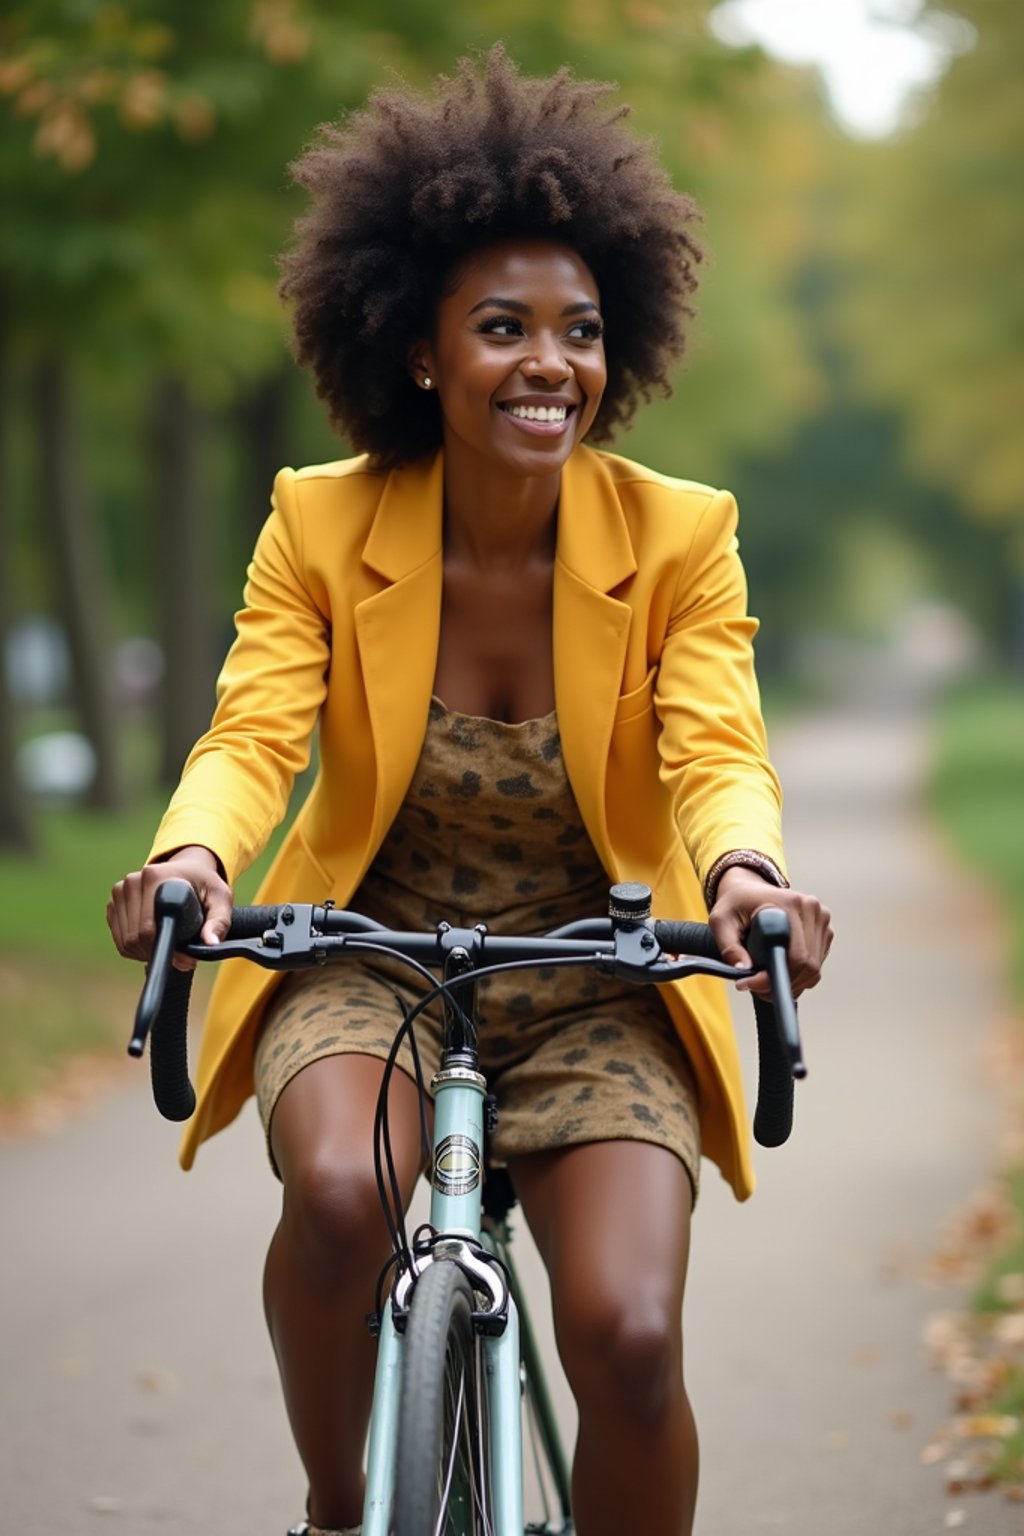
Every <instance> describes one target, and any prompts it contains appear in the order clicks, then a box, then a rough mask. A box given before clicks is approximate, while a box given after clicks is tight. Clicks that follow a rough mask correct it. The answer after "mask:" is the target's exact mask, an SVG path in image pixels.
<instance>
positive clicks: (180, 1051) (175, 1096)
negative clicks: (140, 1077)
mask: <svg viewBox="0 0 1024 1536" xmlns="http://www.w3.org/2000/svg"><path fill="white" fill-rule="evenodd" d="M191 991H192V972H191V971H174V970H172V971H171V974H170V975H169V976H168V978H167V986H166V989H165V991H164V1000H163V1005H162V1007H161V1009H160V1012H159V1014H158V1015H157V1018H156V1022H155V1023H154V1025H153V1034H152V1038H151V1040H150V1045H149V1073H150V1079H151V1081H152V1084H153V1099H154V1102H155V1104H156V1107H157V1109H158V1110H159V1111H160V1113H161V1114H162V1115H163V1117H164V1119H165V1120H187V1119H188V1118H189V1117H190V1115H191V1114H192V1111H193V1110H194V1109H195V1107H196V1096H195V1092H194V1090H193V1088H192V1084H191V1082H190V1081H189V1076H188V1000H189V995H190V993H191Z"/></svg>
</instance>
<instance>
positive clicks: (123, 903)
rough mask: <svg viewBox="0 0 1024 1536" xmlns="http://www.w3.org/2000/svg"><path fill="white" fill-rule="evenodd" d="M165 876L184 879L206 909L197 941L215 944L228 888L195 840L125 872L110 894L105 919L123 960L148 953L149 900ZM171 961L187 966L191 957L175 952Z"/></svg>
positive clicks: (226, 920)
mask: <svg viewBox="0 0 1024 1536" xmlns="http://www.w3.org/2000/svg"><path fill="white" fill-rule="evenodd" d="M165 880H187V881H188V883H189V885H190V886H191V887H192V889H193V890H194V891H195V893H196V895H197V896H198V898H199V904H200V906H201V907H202V909H203V911H204V913H205V914H206V919H205V921H204V923H203V926H202V929H201V931H200V933H199V939H198V942H199V943H200V944H219V943H220V941H221V939H222V938H224V937H225V935H226V934H227V932H228V929H229V928H230V926H231V908H232V894H231V887H230V886H229V885H228V883H227V881H226V880H225V879H224V878H223V876H222V875H221V872H220V864H219V862H218V860H217V857H216V855H215V854H214V853H212V852H211V850H210V849H209V848H203V847H200V846H198V845H195V846H192V847H189V848H178V849H176V851H175V852H174V853H172V854H170V855H169V856H168V857H167V858H165V859H161V860H160V861H159V862H158V863H156V864H146V865H145V866H144V867H143V868H142V869H139V870H136V871H135V872H134V874H131V875H125V877H124V879H123V880H119V881H118V882H117V884H116V885H115V886H114V889H113V890H112V891H111V893H110V900H109V901H108V903H107V923H108V925H109V927H110V932H111V933H112V935H113V938H114V943H115V944H116V945H117V948H118V950H119V952H120V953H121V954H122V955H124V956H125V958H126V959H128V960H148V959H149V957H150V955H151V954H152V952H153V942H154V940H155V938H156V920H155V918H154V916H153V902H154V900H155V897H156V892H157V887H158V886H161V885H163V883H164V881H165ZM174 964H175V966H176V967H177V969H178V970H179V971H191V970H193V969H194V968H195V965H196V962H195V961H194V960H192V959H191V958H190V957H189V956H188V955H175V957H174Z"/></svg>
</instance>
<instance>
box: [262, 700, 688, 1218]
mask: <svg viewBox="0 0 1024 1536" xmlns="http://www.w3.org/2000/svg"><path fill="white" fill-rule="evenodd" d="M349 905H350V906H351V907H352V908H353V909H354V910H355V911H358V912H364V913H366V915H367V916H369V917H372V918H373V919H375V920H376V921H377V922H381V923H385V924H387V925H388V926H390V927H394V928H400V929H414V928H422V927H433V926H434V925H435V924H436V923H438V922H439V921H441V920H442V919H447V920H448V921H449V922H452V923H455V924H457V925H458V926H462V927H471V926H472V925H473V924H474V923H477V922H486V924H487V926H488V928H489V929H490V930H491V931H492V932H494V933H522V934H527V933H540V932H543V931H544V930H546V929H549V928H553V927H556V926H558V925H560V924H562V923H566V922H571V921H573V920H574V919H577V918H581V917H594V916H600V915H601V914H602V913H603V912H606V911H607V905H608V877H607V875H606V874H605V871H604V869H603V868H602V866H601V864H600V862H599V861H598V858H597V855H596V853H595V852H594V849H593V847H592V845H591V843H590V840H589V837H588V835H587V832H586V829H585V827H584V825H583V822H582V820H581V817H580V814H579V810H578V809H577V806H576V802H575V799H574V797H573V793H572V789H571V787H570V785H569V781H568V777H567V775H566V771H565V765H564V762H563V758H562V751H561V741H560V738H559V734H558V724H557V720H556V717H555V715H554V713H552V714H550V715H548V716H546V717H545V718H543V719H538V720H526V721H523V722H522V723H520V724H515V725H509V724H506V723H504V722H502V721H497V720H489V719H483V718H480V717H478V716H472V715H461V714H457V713H455V712H454V711H452V710H449V709H446V708H445V706H444V705H443V704H442V703H441V702H440V701H439V700H437V699H434V700H433V701H432V703H431V707H430V716H429V723H428V728H427V732H426V737H425V739H424V743H423V749H422V752H421V755H420V760H419V763H418V766H417V769H416V772H415V774H414V776H413V780H412V783H411V785H410V787H409V791H408V794H407V795H406V798H405V801H404V803H403V805H402V807H401V809H400V811H399V813H398V816H397V817H396V819H395V821H394V823H393V824H392V826H391V829H390V831H389V832H388V834H387V836H386V838H385V840H384V842H383V844H382V845H381V848H380V850H379V852H378V854H377V856H376V858H375V859H374V862H373V864H372V866H371V867H370V869H369V870H368V871H367V874H366V876H365V878H364V880H363V882H362V884H361V886H360V887H359V890H358V891H357V892H356V894H355V895H354V896H353V898H352V900H351V901H350V903H349ZM396 994H397V995H398V996H400V997H402V998H404V999H405V1000H406V1001H407V1002H408V1003H410V1004H411V1003H413V1002H415V1001H416V1000H417V999H418V996H419V990H418V984H417V982H416V979H415V977H414V976H413V975H412V973H411V972H410V971H408V970H406V969H405V968H404V967H402V966H401V965H400V964H399V963H398V962H394V961H389V960H386V959H382V960H379V961H378V960H377V959H376V958H373V959H366V960H359V961H352V962H346V963H344V964H341V965H336V966H331V967H325V968H323V969H316V970H313V971H302V972H299V973H296V974H294V975H292V976H290V977H289V978H287V980H286V981H285V982H284V983H283V984H282V985H281V986H280V987H279V988H278V989H277V991H276V992H275V993H274V995H273V997H272V999H271V1002H270V1004H269V1005H268V1008H267V1011H266V1014H265V1016H264V1020H263V1023H262V1026H261V1029H260V1033H259V1036H258V1039H257V1045H256V1053H255V1064H254V1065H255V1083H256V1095H257V1100H258V1103H259V1109H260V1114H261V1117H262V1120H263V1124H264V1127H265V1129H266V1130H267V1132H268V1145H269V1126H270V1118H271V1115H272V1114H273V1111H274V1105H275V1104H276V1102H277V1099H278V1097H279V1096H280V1094H281V1092H282V1091H283V1090H284V1088H285V1087H286V1085H287V1084H288V1083H289V1082H290V1081H291V1079H292V1078H293V1077H294V1076H295V1075H296V1073H298V1072H301V1071H302V1070H303V1069H304V1068H305V1067H308V1066H309V1065H310V1063H312V1062H314V1061H317V1060H319V1059H320V1058H321V1057H324V1056H333V1055H339V1054H344V1053H346V1052H356V1053H360V1054H364V1055H368V1056H376V1057H380V1058H384V1057H386V1056H387V1055H388V1052H389V1051H390V1049H391V1044H392V1040H393V1038H394V1035H395V1031H396V1029H397V1026H398V1024H399V1022H400V1018H401V1014H400V1010H399V1007H398V1005H397V1002H396ZM477 1005H478V1012H479V1015H480V1019H481V1029H480V1057H481V1064H482V1069H483V1071H484V1072H485V1074H486V1076H487V1080H488V1086H489V1089H490V1091H491V1092H493V1093H494V1094H495V1095H496V1098H497V1102H498V1126H497V1130H496V1132H495V1133H494V1135H493V1137H492V1139H491V1143H490V1157H491V1159H492V1160H493V1161H494V1162H495V1163H498V1164H501V1163H506V1162H508V1161H509V1160H511V1159H514V1158H515V1157H517V1156H520V1155H522V1154H524V1153H528V1152H539V1151H549V1150H552V1149H554V1148H558V1147H567V1146H572V1145H574V1144H576V1143H580V1142H591V1141H615V1140H634V1141H647V1142H655V1143H657V1144H658V1145H661V1146H664V1147H667V1148H669V1149H670V1150H671V1151H673V1152H674V1153H675V1154H676V1155H677V1156H678V1157H679V1158H680V1159H681V1160H682V1162H683V1163H684V1165H685V1166H686V1168H687V1170H688V1172H689V1174H690V1178H691V1180H692V1181H693V1187H694V1193H695V1194H696V1190H697V1187H698V1174H699V1163H700V1131H699V1123H698V1107H697V1090H696V1086H695V1082H694V1077H693V1073H692V1071H691V1068H690V1064H689V1061H688V1059H687V1056H686V1052H685V1050H684V1048H683V1045H682V1043H681V1042H680V1040H679V1037H678V1035H677V1034H676V1031H675V1029H674V1027H673V1025H672V1023H671V1020H670V1019H669V1016H668V1013H667V1011H666V1009H665V1006H664V1004H663V1003H662V1001H661V998H660V996H659V994H658V992H657V990H656V989H655V988H653V987H638V986H634V985H631V984H630V983H628V982H622V981H619V980H617V979H615V978H613V977H605V976H602V975H600V974H599V973H598V972H596V971H590V970H585V969H571V968H566V969H557V968H550V967H549V968H546V969H541V970H537V971H519V972H513V973H511V974H508V975H504V976H495V977H486V978H484V979H482V980H481V982H480V983H479V986H478V990H477ZM440 1035H441V1027H440V1009H437V1010H435V1011H434V1012H432V1013H428V1014H425V1015H421V1016H420V1019H419V1021H418V1022H417V1025H416V1041H417V1045H418V1048H419V1053H420V1058H421V1061H422V1065H423V1071H424V1076H425V1080H426V1082H427V1083H428V1084H429V1082H430V1079H431V1077H432V1075H433V1073H434V1071H435V1070H436V1067H437V1062H438V1058H439V1053H440ZM398 1060H399V1065H400V1066H402V1067H404V1069H405V1070H406V1071H407V1072H409V1073H410V1075H412V1074H413V1065H412V1057H411V1054H410V1051H409V1047H408V1045H404V1046H403V1048H402V1053H401V1055H400V1056H399V1058H398ZM271 1161H273V1159H271Z"/></svg>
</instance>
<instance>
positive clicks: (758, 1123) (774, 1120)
mask: <svg viewBox="0 0 1024 1536" xmlns="http://www.w3.org/2000/svg"><path fill="white" fill-rule="evenodd" d="M754 1019H755V1021H756V1023H757V1108H756V1109H755V1111H754V1140H755V1141H756V1142H757V1143H758V1145H759V1146H762V1147H781V1146H782V1143H783V1142H784V1141H788V1140H789V1133H790V1131H791V1130H792V1129H793V1072H792V1068H791V1067H790V1065H789V1061H788V1059H787V1057H786V1052H785V1050H784V1049H783V1045H782V1041H781V1039H780V1037H779V1025H778V1020H777V1019H776V1017H775V1009H774V1008H773V1007H772V1005H771V1003H770V1002H768V1000H767V998H763V997H755V998H754Z"/></svg>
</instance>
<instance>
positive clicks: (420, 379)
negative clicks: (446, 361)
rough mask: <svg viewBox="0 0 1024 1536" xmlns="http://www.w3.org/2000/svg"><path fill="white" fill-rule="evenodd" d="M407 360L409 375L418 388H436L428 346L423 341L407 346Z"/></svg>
mask: <svg viewBox="0 0 1024 1536" xmlns="http://www.w3.org/2000/svg"><path fill="white" fill-rule="evenodd" d="M407 362H408V368H409V377H410V378H411V379H412V381H413V383H414V384H416V385H418V386H419V388H420V389H428V390H429V389H436V388H437V380H436V378H435V377H434V367H433V362H432V360H431V352H430V347H429V346H428V344H427V343H426V342H425V341H418V342H416V344H415V345H414V346H412V347H410V348H409V356H408V359H407Z"/></svg>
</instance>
